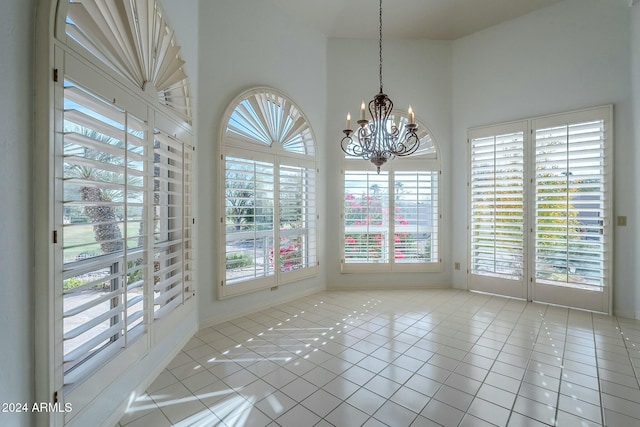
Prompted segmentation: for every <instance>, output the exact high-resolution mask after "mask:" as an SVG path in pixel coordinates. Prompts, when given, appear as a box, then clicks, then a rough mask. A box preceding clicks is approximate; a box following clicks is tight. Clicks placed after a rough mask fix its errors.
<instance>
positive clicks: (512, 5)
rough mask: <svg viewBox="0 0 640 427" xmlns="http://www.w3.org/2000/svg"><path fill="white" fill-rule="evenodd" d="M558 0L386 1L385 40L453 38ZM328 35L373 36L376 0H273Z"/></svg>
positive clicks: (375, 31) (377, 12)
mask: <svg viewBox="0 0 640 427" xmlns="http://www.w3.org/2000/svg"><path fill="white" fill-rule="evenodd" d="M560 1H561V0H386V1H383V3H382V7H383V16H382V19H383V37H384V38H385V39H387V38H389V39H431V40H455V39H457V38H460V37H464V36H466V35H469V34H471V33H474V32H476V31H480V30H482V29H484V28H488V27H491V26H493V25H496V24H499V23H500V22H504V21H508V20H509V19H513V18H516V17H518V16H522V15H525V14H527V13H529V12H532V11H534V10H536V9H540V8H543V7H546V6H549V5H552V4H554V3H558V2H560ZM273 2H274V3H275V5H276V6H277V7H279V8H281V9H282V12H283V13H284V14H285V15H286V16H289V17H290V18H291V19H296V20H299V21H300V22H302V23H303V24H304V25H307V26H309V27H312V28H315V29H316V30H317V31H320V32H321V33H323V34H326V35H327V36H328V37H346V38H378V16H379V8H378V7H379V4H378V2H377V1H376V0H273Z"/></svg>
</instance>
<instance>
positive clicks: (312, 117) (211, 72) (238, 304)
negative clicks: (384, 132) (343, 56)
mask: <svg viewBox="0 0 640 427" xmlns="http://www.w3.org/2000/svg"><path fill="white" fill-rule="evenodd" d="M200 8H201V10H200V17H201V18H200V19H201V20H200V37H199V39H200V46H199V50H198V57H199V61H200V62H199V67H198V73H199V77H200V79H199V88H198V103H197V122H198V129H197V134H198V151H197V156H196V157H197V161H198V182H199V184H198V198H197V199H198V200H197V203H198V210H197V212H198V217H197V220H196V221H197V225H198V229H199V233H198V235H199V243H198V277H199V280H198V299H199V307H200V319H201V322H202V324H208V323H212V322H217V321H220V320H223V319H228V318H231V317H235V316H239V315H241V314H243V313H247V312H251V311H255V310H256V309H257V308H260V307H264V306H267V305H273V304H276V303H278V302H280V301H284V300H287V299H291V298H293V297H295V296H299V295H302V294H304V293H311V292H316V291H319V290H322V289H324V283H325V278H324V275H323V274H320V276H318V277H316V278H313V279H310V280H306V281H302V282H298V283H293V284H288V285H283V286H280V287H279V289H278V290H277V291H273V292H271V291H269V290H267V291H260V292H255V293H252V294H248V295H243V296H238V297H233V298H229V299H225V300H217V293H216V286H220V285H219V283H220V279H221V274H220V272H221V271H222V269H224V259H225V255H224V252H223V251H221V250H220V248H219V247H218V244H217V242H218V240H219V238H220V234H219V232H220V230H219V224H220V221H219V217H220V211H219V210H218V207H219V206H220V203H221V200H220V195H219V194H218V183H219V179H220V176H219V167H220V160H219V151H218V144H220V129H221V126H222V123H221V120H222V116H223V114H224V112H225V109H226V108H227V106H228V104H229V103H230V102H231V101H232V100H233V98H235V97H236V96H237V95H239V94H240V93H241V92H242V91H244V90H245V89H248V88H250V87H253V86H271V87H273V88H275V89H277V90H279V91H281V92H283V93H285V94H286V95H287V96H288V97H289V98H290V99H291V100H292V101H294V102H295V103H296V104H297V105H298V106H299V107H300V108H301V109H302V111H303V112H304V113H305V115H306V116H307V118H308V119H309V121H310V124H311V127H312V129H313V131H314V133H315V136H316V140H317V145H318V152H319V154H318V160H319V167H320V176H319V180H318V182H319V188H318V190H319V191H318V194H319V197H320V199H319V207H320V212H319V213H320V218H321V223H322V222H324V216H325V211H324V206H325V203H324V186H323V181H324V176H325V174H327V173H329V172H330V171H328V170H327V169H326V167H325V162H324V155H325V154H324V153H325V145H326V144H325V130H324V126H325V123H326V120H325V110H326V88H327V83H326V44H327V42H326V38H325V37H324V36H323V35H321V34H319V33H316V32H313V31H312V30H310V29H308V28H306V27H304V26H303V25H301V24H299V23H297V22H296V21H292V20H290V19H289V18H288V17H286V16H283V14H282V13H281V10H280V9H276V8H275V7H274V2H273V1H272V0H266V1H251V0H236V1H233V2H231V1H216V2H209V1H203V2H201V5H200ZM320 234H321V235H320V242H319V244H320V262H321V265H320V267H321V269H322V268H323V265H324V262H325V259H324V258H325V257H324V256H323V255H324V249H323V247H324V239H323V238H322V237H323V236H322V233H320Z"/></svg>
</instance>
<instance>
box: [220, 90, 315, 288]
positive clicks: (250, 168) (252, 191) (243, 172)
mask: <svg viewBox="0 0 640 427" xmlns="http://www.w3.org/2000/svg"><path fill="white" fill-rule="evenodd" d="M224 123H225V127H224V130H223V137H222V141H223V143H222V156H221V159H222V162H223V164H222V167H221V168H220V170H221V171H222V174H223V176H222V177H221V180H220V181H221V182H222V183H223V186H224V188H222V197H223V198H224V200H223V201H222V203H221V206H222V207H223V209H224V211H223V213H222V214H221V223H222V224H223V230H222V235H223V236H224V238H223V239H222V244H223V251H222V252H224V253H225V267H224V268H222V269H221V270H222V271H223V272H224V273H223V277H222V278H221V281H220V285H221V286H220V287H221V291H220V293H219V295H220V296H221V297H226V296H231V295H237V294H241V293H246V292H251V291H255V290H259V289H263V288H266V287H272V286H277V285H278V284H282V283H289V282H293V281H296V280H299V279H301V278H303V277H308V276H310V275H314V274H316V272H317V252H316V241H317V239H316V225H317V213H316V175H317V170H316V162H315V151H316V149H315V140H314V136H313V132H312V130H311V127H310V126H309V122H308V120H307V119H306V117H305V116H304V114H303V113H302V111H301V110H300V108H299V107H298V106H296V105H295V104H294V103H293V102H292V101H291V100H290V99H288V98H287V97H286V96H284V95H282V94H281V93H279V92H277V91H276V90H274V89H271V88H256V89H252V90H249V91H246V92H244V93H242V94H241V95H240V96H238V97H237V98H236V99H235V100H234V101H233V102H232V103H231V105H230V107H229V110H228V112H227V114H226V117H225V120H224Z"/></svg>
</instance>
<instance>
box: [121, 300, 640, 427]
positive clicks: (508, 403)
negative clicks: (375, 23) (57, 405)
mask: <svg viewBox="0 0 640 427" xmlns="http://www.w3.org/2000/svg"><path fill="white" fill-rule="evenodd" d="M638 373H640V321H635V320H630V319H624V318H618V317H609V316H603V315H597V314H591V313H588V312H583V311H578V310H569V309H566V308H560V307H553V306H547V305H542V304H533V303H526V302H523V301H516V300H510V299H505V298H500V297H492V296H487V295H480V294H474V293H469V292H464V291H457V290H433V291H432V290H429V291H419V290H415V291H414V290H400V291H354V292H323V293H320V294H316V295H313V296H309V297H305V298H301V299H298V300H295V301H293V302H290V303H287V304H282V305H279V306H277V307H274V308H270V309H267V310H262V311H259V312H257V313H254V314H251V315H248V316H244V317H241V318H238V319H235V320H232V321H229V322H225V323H222V324H219V325H217V326H215V327H210V328H205V329H202V330H200V331H198V333H197V334H196V335H195V337H194V338H193V339H191V341H189V343H188V344H187V345H186V346H185V347H184V349H183V350H182V352H181V353H180V354H179V355H178V356H177V357H176V358H175V359H174V360H173V361H172V362H171V363H170V364H169V366H167V368H166V369H165V370H164V371H163V372H162V374H160V376H158V378H157V379H156V380H155V382H154V383H153V384H152V385H151V386H150V387H149V389H148V390H147V393H146V394H144V395H142V396H140V397H139V399H138V400H137V401H135V402H134V403H133V404H132V405H131V407H130V408H129V409H128V411H127V413H126V415H125V416H124V417H123V418H122V419H121V421H120V423H119V425H120V426H126V427H139V426H145V427H147V426H149V427H151V426H153V427H162V426H180V427H187V426H203V427H204V426H229V427H242V426H247V427H256V426H283V427H289V426H291V427H306V426H313V425H316V426H338V427H353V426H361V425H362V426H367V427H373V426H392V427H402V426H437V425H442V426H473V427H479V426H490V425H497V426H544V425H559V426H592V425H594V426H595V425H607V426H611V427H626V426H629V427H631V426H640V387H639V385H638Z"/></svg>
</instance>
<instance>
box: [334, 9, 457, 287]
mask: <svg viewBox="0 0 640 427" xmlns="http://www.w3.org/2000/svg"><path fill="white" fill-rule="evenodd" d="M374 18H375V17H374ZM383 41H384V43H383V83H384V92H385V93H386V94H387V95H388V96H389V97H390V98H391V100H392V101H393V103H394V107H395V108H398V109H400V110H404V111H406V110H407V108H408V106H409V104H411V106H412V107H413V110H414V111H415V112H416V120H418V121H420V122H422V123H424V124H425V125H426V126H427V127H428V128H429V129H430V130H431V132H432V134H433V136H434V137H435V139H436V140H437V141H438V144H439V146H440V149H441V152H440V155H441V159H442V162H443V165H447V163H448V161H449V158H450V145H451V43H450V42H438V41H425V40H413V41H407V40H404V41H398V40H386V39H384V40H383ZM328 58H329V59H328V65H329V66H328V72H327V79H328V94H329V97H328V108H327V128H326V129H327V142H326V147H327V160H328V165H329V169H330V173H329V174H328V175H327V189H328V191H327V205H328V206H332V207H333V208H332V209H330V210H329V211H328V216H327V233H326V236H327V262H326V264H325V268H326V270H327V284H328V286H329V287H332V288H358V287H389V286H405V287H409V286H410V287H449V286H450V284H451V280H450V269H451V268H450V267H451V265H450V263H449V262H447V260H449V259H450V256H449V253H450V247H451V246H450V237H449V236H450V226H451V223H450V222H449V219H448V214H447V213H448V212H449V209H450V205H449V200H450V197H449V191H450V190H449V189H450V186H449V183H450V176H451V171H450V169H449V168H448V167H445V168H444V174H443V175H442V178H441V192H440V196H441V199H440V203H441V205H442V211H443V212H444V213H445V215H444V218H443V219H442V224H441V229H440V233H441V234H440V236H439V237H440V239H441V242H442V254H441V257H442V259H443V260H445V263H444V269H443V272H442V273H393V274H392V273H386V274H380V273H376V274H342V273H340V253H341V241H340V229H341V219H340V213H341V210H340V207H341V206H342V205H343V200H342V186H343V181H342V175H341V174H340V168H341V160H342V156H343V153H342V150H341V149H340V145H339V143H340V140H341V139H342V137H343V136H344V134H343V133H342V130H343V129H344V122H345V118H346V114H347V112H348V111H350V112H351V114H352V116H354V117H355V116H357V114H358V111H359V108H360V103H361V102H362V101H363V100H364V101H365V102H369V100H371V99H372V98H373V96H374V95H376V94H377V93H378V92H379V88H380V85H379V75H378V41H377V40H357V39H330V40H329V54H328ZM363 161H364V160H363ZM392 161H394V162H395V161H397V162H401V161H402V159H395V160H392Z"/></svg>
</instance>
